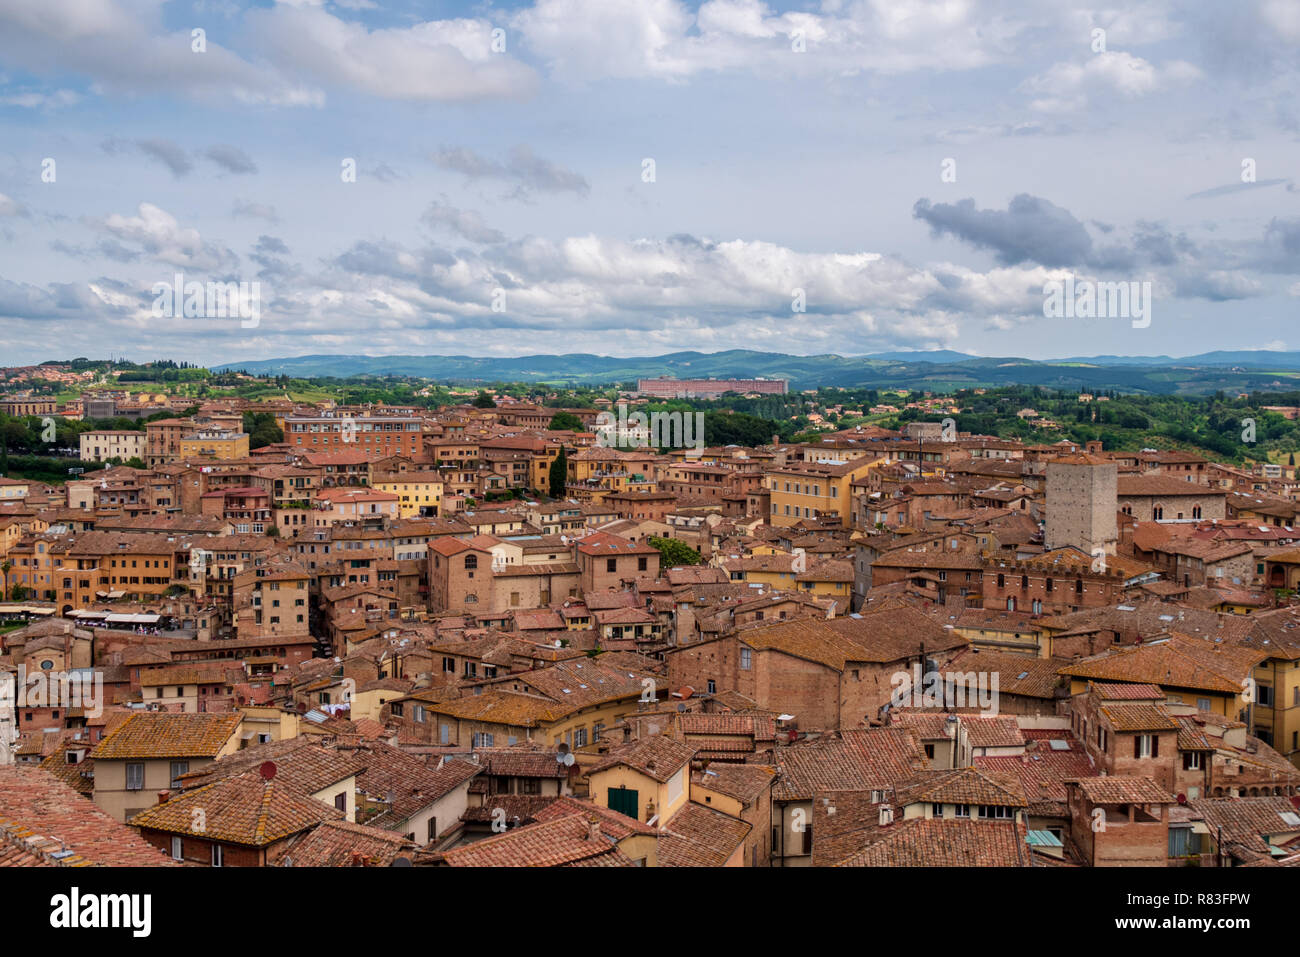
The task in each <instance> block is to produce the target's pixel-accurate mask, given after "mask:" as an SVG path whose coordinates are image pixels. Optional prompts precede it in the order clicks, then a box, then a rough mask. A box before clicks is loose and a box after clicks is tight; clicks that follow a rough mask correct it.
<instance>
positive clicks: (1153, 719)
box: [1098, 704, 1178, 731]
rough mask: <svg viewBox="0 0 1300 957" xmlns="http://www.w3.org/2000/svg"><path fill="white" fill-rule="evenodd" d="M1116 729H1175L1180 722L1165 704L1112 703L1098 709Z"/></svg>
mask: <svg viewBox="0 0 1300 957" xmlns="http://www.w3.org/2000/svg"><path fill="white" fill-rule="evenodd" d="M1098 710H1099V711H1100V712H1101V713H1102V714H1104V715H1105V716H1106V719H1107V720H1108V721H1109V722H1110V726H1111V727H1112V728H1113V729H1114V730H1116V731H1174V730H1176V729H1177V728H1178V722H1177V721H1175V720H1174V719H1173V717H1172V716H1171V715H1170V714H1169V712H1168V711H1166V710H1165V707H1164V705H1159V704H1111V705H1102V706H1101V707H1100V708H1099V709H1098Z"/></svg>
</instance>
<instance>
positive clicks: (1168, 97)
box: [0, 0, 1300, 365]
mask: <svg viewBox="0 0 1300 957" xmlns="http://www.w3.org/2000/svg"><path fill="white" fill-rule="evenodd" d="M1298 80H1300V2H1297V0H1234V2H1232V3H1222V2H1219V0H1215V2H1183V3H1177V4H1172V3H1171V4H1164V3H1111V4H1109V5H1105V6H1096V5H1092V4H1089V3H1076V2H1074V0H1052V2H1044V0H936V2H921V0H822V2H820V3H816V2H814V3H803V4H777V3H762V2H758V0H707V2H704V3H685V2H680V0H533V2H529V3H519V4H488V3H437V2H424V3H420V2H411V0H405V2H399V3H387V2H381V0H344V2H338V3H330V2H311V0H290V2H259V3H243V2H237V0H197V2H181V0H177V2H167V3H163V2H157V0H0V364H3V365H16V364H26V363H34V362H40V361H44V360H49V359H58V358H72V357H74V356H88V357H94V358H104V357H107V356H109V355H113V356H115V357H125V358H129V359H133V360H136V361H144V360H148V359H154V358H170V359H176V360H178V361H179V360H185V361H189V362H195V363H199V364H208V365H214V364H217V363H221V362H238V361H241V360H251V359H259V358H272V357H279V356H294V355H307V354H324V353H331V354H367V355H384V354H419V355H424V354H452V355H481V356H516V355H526V354H532V353H567V352H587V353H597V354H601V355H614V356H639V355H657V354H662V353H668V352H675V351H680V350H686V349H696V350H700V351H705V352H714V351H718V350H723V349H736V348H742V349H758V350H764V351H772V352H788V353H796V354H805V355H807V354H819V353H838V354H841V355H860V354H868V353H873V352H882V351H898V350H931V349H955V350H959V351H963V352H968V353H972V354H976V355H983V356H1003V355H1006V356H1025V357H1029V358H1054V357H1063V356H1077V355H1099V354H1119V355H1159V354H1168V355H1175V356H1179V355H1190V354H1195V353H1198V352H1204V351H1209V350H1213V349H1232V350H1238V349H1273V350H1278V349H1300V333H1297V332H1296V331H1295V330H1294V329H1293V326H1294V323H1295V319H1296V317H1297V306H1300V98H1298V97H1297V95H1296V94H1297V93H1298V92H1300V82H1298ZM178 275H179V276H180V277H181V282H182V284H187V283H189V284H192V283H198V284H201V288H203V289H204V290H206V289H207V287H206V285H203V284H207V283H214V284H215V283H244V284H247V285H246V286H245V287H244V288H245V289H246V290H247V291H248V294H249V296H250V298H249V299H248V300H246V301H245V304H244V305H245V310H246V311H245V312H244V313H242V314H241V316H230V315H226V316H221V315H218V314H217V310H216V308H215V307H214V306H213V305H212V296H211V294H208V295H207V298H202V297H200V298H198V299H197V300H195V302H196V306H195V308H193V309H191V310H189V311H190V312H191V313H194V312H197V313H198V314H197V315H195V314H190V315H186V314H185V313H186V310H185V309H184V308H182V307H181V305H182V304H173V303H172V301H171V297H170V296H168V295H166V294H165V293H166V290H167V289H169V288H171V286H173V285H175V283H176V277H177V276H178ZM1067 278H1069V279H1072V280H1073V281H1074V282H1075V283H1077V284H1083V285H1087V284H1091V283H1115V282H1123V283H1130V284H1133V283H1135V284H1138V285H1137V286H1133V287H1130V288H1133V289H1134V291H1135V292H1136V291H1137V290H1138V289H1139V288H1146V289H1149V295H1150V299H1149V306H1150V308H1149V314H1148V315H1147V316H1146V317H1145V319H1146V321H1145V322H1139V321H1136V320H1133V321H1131V320H1130V317H1129V316H1127V315H1108V316H1105V317H1099V318H1091V317H1088V318H1079V317H1076V316H1069V317H1056V316H1048V315H1046V314H1045V312H1046V311H1047V310H1045V309H1044V303H1045V301H1046V300H1047V298H1048V296H1047V290H1048V288H1049V285H1050V284H1051V283H1054V282H1059V283H1064V281H1065V280H1066V279H1067ZM1143 283H1150V286H1149V287H1142V286H1141V284H1143ZM1071 288H1074V287H1071ZM1079 288H1082V285H1080V286H1079ZM254 294H255V295H256V299H253V298H252V296H253V295H254ZM253 303H255V304H256V310H255V312H250V311H247V310H248V309H250V308H251V306H252V304H253Z"/></svg>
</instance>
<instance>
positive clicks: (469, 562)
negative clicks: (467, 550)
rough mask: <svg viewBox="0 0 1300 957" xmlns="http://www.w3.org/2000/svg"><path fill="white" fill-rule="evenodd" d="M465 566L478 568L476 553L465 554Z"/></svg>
mask: <svg viewBox="0 0 1300 957" xmlns="http://www.w3.org/2000/svg"><path fill="white" fill-rule="evenodd" d="M465 568H466V569H471V568H478V556H477V555H466V556H465Z"/></svg>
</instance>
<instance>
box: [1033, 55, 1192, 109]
mask: <svg viewBox="0 0 1300 957" xmlns="http://www.w3.org/2000/svg"><path fill="white" fill-rule="evenodd" d="M1199 76H1200V71H1199V70H1197V68H1196V67H1194V66H1193V65H1192V64H1190V63H1187V62H1185V61H1182V60H1174V61H1171V62H1168V63H1165V64H1164V65H1163V66H1159V67H1157V66H1156V65H1155V64H1153V63H1150V62H1148V61H1147V60H1144V59H1143V58H1142V57H1139V56H1133V55H1132V54H1131V53H1124V52H1120V51H1107V52H1105V53H1095V54H1092V55H1090V56H1089V57H1088V58H1087V59H1085V60H1083V61H1082V62H1081V63H1057V64H1055V65H1054V66H1052V67H1051V68H1050V69H1048V70H1047V71H1046V72H1044V73H1040V74H1039V75H1037V76H1034V77H1031V78H1030V79H1028V80H1026V81H1025V82H1024V83H1022V84H1021V89H1022V90H1023V91H1024V92H1026V93H1029V94H1032V95H1034V96H1036V97H1037V98H1036V99H1035V100H1034V101H1033V102H1032V103H1030V106H1031V107H1032V108H1033V109H1036V110H1042V111H1044V112H1051V113H1059V112H1068V111H1071V110H1078V109H1082V108H1084V107H1086V106H1087V105H1088V104H1089V102H1090V101H1091V100H1093V99H1096V98H1098V97H1105V96H1119V97H1122V98H1124V99H1138V98H1140V97H1144V96H1149V95H1150V94H1153V93H1156V92H1158V91H1161V90H1164V89H1169V88H1171V87H1174V86H1180V85H1184V84H1187V83H1190V82H1191V81H1193V80H1195V79H1196V78H1198V77H1199Z"/></svg>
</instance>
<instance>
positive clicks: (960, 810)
mask: <svg viewBox="0 0 1300 957" xmlns="http://www.w3.org/2000/svg"><path fill="white" fill-rule="evenodd" d="M952 811H953V814H954V815H955V816H957V817H970V805H969V804H954V805H953V806H952Z"/></svg>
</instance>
